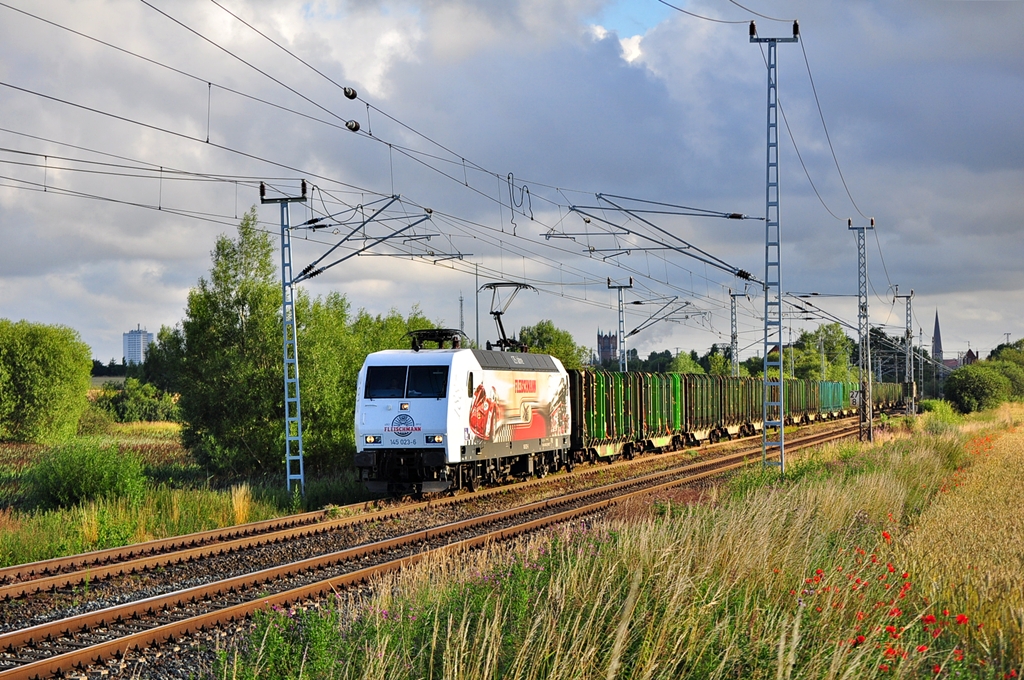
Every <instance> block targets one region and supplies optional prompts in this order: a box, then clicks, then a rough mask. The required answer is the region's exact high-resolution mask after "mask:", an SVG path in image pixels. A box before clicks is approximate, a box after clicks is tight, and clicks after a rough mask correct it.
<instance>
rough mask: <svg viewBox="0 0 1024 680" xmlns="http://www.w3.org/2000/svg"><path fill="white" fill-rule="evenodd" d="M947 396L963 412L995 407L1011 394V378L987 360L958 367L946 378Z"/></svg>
mask: <svg viewBox="0 0 1024 680" xmlns="http://www.w3.org/2000/svg"><path fill="white" fill-rule="evenodd" d="M945 391H946V398H947V399H948V400H949V401H951V402H953V405H954V406H956V408H957V409H958V410H959V411H960V412H961V413H971V412H973V411H984V410H985V409H987V408H994V407H995V406H998V405H999V404H1000V403H1001V402H1004V401H1006V400H1007V399H1008V398H1009V396H1010V380H1009V378H1007V377H1006V376H1004V375H1003V374H1002V373H1000V372H999V371H998V370H996V369H995V368H993V367H992V366H990V365H989V364H988V363H987V362H982V363H977V364H971V365H970V366H964V367H962V368H958V369H956V370H955V371H953V372H952V373H950V374H949V377H948V378H946V387H945Z"/></svg>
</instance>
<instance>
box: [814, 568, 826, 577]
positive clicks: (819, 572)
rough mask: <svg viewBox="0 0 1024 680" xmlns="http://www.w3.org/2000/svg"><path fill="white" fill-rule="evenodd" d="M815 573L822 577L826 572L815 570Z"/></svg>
mask: <svg viewBox="0 0 1024 680" xmlns="http://www.w3.org/2000/svg"><path fill="white" fill-rule="evenodd" d="M814 573H815V574H817V575H818V576H821V575H822V574H824V573H825V572H824V571H822V570H821V569H815V570H814Z"/></svg>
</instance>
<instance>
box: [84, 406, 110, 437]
mask: <svg viewBox="0 0 1024 680" xmlns="http://www.w3.org/2000/svg"><path fill="white" fill-rule="evenodd" d="M113 431H114V416H112V415H111V414H110V412H109V411H107V410H105V409H103V408H101V407H100V406H97V405H96V404H94V403H90V404H89V407H88V408H87V409H85V411H83V412H82V417H81V418H79V419H78V434H79V435H80V436H86V437H89V436H94V435H100V434H110V433H111V432H113Z"/></svg>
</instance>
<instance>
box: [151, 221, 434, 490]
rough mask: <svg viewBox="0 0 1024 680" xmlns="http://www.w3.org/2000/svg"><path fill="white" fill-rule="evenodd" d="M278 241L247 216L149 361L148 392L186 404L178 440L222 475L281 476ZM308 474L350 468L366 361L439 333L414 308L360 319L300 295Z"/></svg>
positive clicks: (222, 243)
mask: <svg viewBox="0 0 1024 680" xmlns="http://www.w3.org/2000/svg"><path fill="white" fill-rule="evenodd" d="M272 254H273V247H272V245H271V241H270V237H269V236H268V235H266V234H263V233H261V232H259V231H257V230H256V213H255V210H251V211H249V212H248V213H247V214H246V215H245V217H244V218H243V219H242V222H241V224H240V225H239V227H238V235H237V237H236V238H235V239H230V238H228V237H226V236H221V237H220V238H219V239H218V240H217V244H216V246H215V248H214V250H213V252H212V253H211V255H212V259H213V266H212V268H211V270H210V278H209V280H206V279H200V280H199V283H198V284H197V285H196V287H195V288H193V289H192V290H191V291H190V292H189V297H188V305H187V308H186V313H185V319H184V320H183V321H182V322H181V324H180V326H176V327H174V328H167V327H164V328H162V329H160V333H159V334H158V335H157V341H156V342H155V343H154V344H153V345H151V346H150V348H149V351H148V353H147V357H146V364H145V367H144V368H145V376H146V380H148V381H149V382H151V383H153V384H154V385H155V386H156V387H158V388H160V389H162V390H165V391H169V392H178V393H179V394H180V395H181V398H180V401H179V407H180V410H181V419H182V421H183V423H184V427H183V429H182V440H183V442H184V443H185V445H186V446H188V448H189V449H190V450H191V451H192V452H193V453H194V454H195V455H196V457H197V459H198V460H199V461H200V462H202V463H203V464H205V465H208V466H209V467H210V468H211V469H213V470H214V471H217V472H222V473H248V472H252V471H257V470H273V471H276V470H280V469H282V468H283V465H284V389H283V366H282V353H281V287H280V283H279V281H278V279H277V272H276V270H275V269H274V264H273V258H272ZM295 316H296V324H297V331H298V357H299V362H300V366H301V370H300V375H301V387H302V421H303V444H304V457H305V462H306V465H307V469H308V470H311V471H315V470H318V469H327V468H331V469H339V468H344V467H350V466H351V456H352V453H353V452H354V450H355V442H354V438H353V431H354V418H355V389H356V378H357V376H358V373H359V369H360V368H361V367H362V364H363V360H364V359H365V357H366V355H367V354H368V353H370V352H375V351H378V350H382V349H409V348H410V346H411V345H410V339H409V338H408V337H407V333H408V332H409V331H410V330H414V329H420V328H430V327H433V324H432V323H431V322H430V321H428V320H427V319H426V318H424V317H423V315H422V314H421V313H420V312H419V310H418V309H417V308H415V307H414V308H413V310H412V312H411V313H410V314H409V316H408V318H405V317H403V316H402V315H401V314H400V313H398V312H397V311H395V310H392V311H390V312H389V313H388V314H386V315H383V316H381V315H377V316H372V315H370V314H368V313H367V312H365V311H363V310H360V312H359V313H358V314H357V315H355V317H354V318H353V316H352V314H351V311H350V305H349V303H348V301H347V300H346V299H345V297H344V296H342V295H339V294H337V293H332V294H330V295H328V296H327V297H326V298H316V299H315V300H311V299H310V298H309V296H308V295H307V294H306V293H305V292H304V291H303V290H301V289H299V290H297V291H296V297H295Z"/></svg>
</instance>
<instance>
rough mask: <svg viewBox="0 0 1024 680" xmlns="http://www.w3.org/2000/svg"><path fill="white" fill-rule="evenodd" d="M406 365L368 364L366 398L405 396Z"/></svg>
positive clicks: (396, 397)
mask: <svg viewBox="0 0 1024 680" xmlns="http://www.w3.org/2000/svg"><path fill="white" fill-rule="evenodd" d="M407 371H408V367H406V366H370V367H368V368H367V369H366V398H367V399H401V398H402V397H404V396H405V374H406V372H407Z"/></svg>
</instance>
